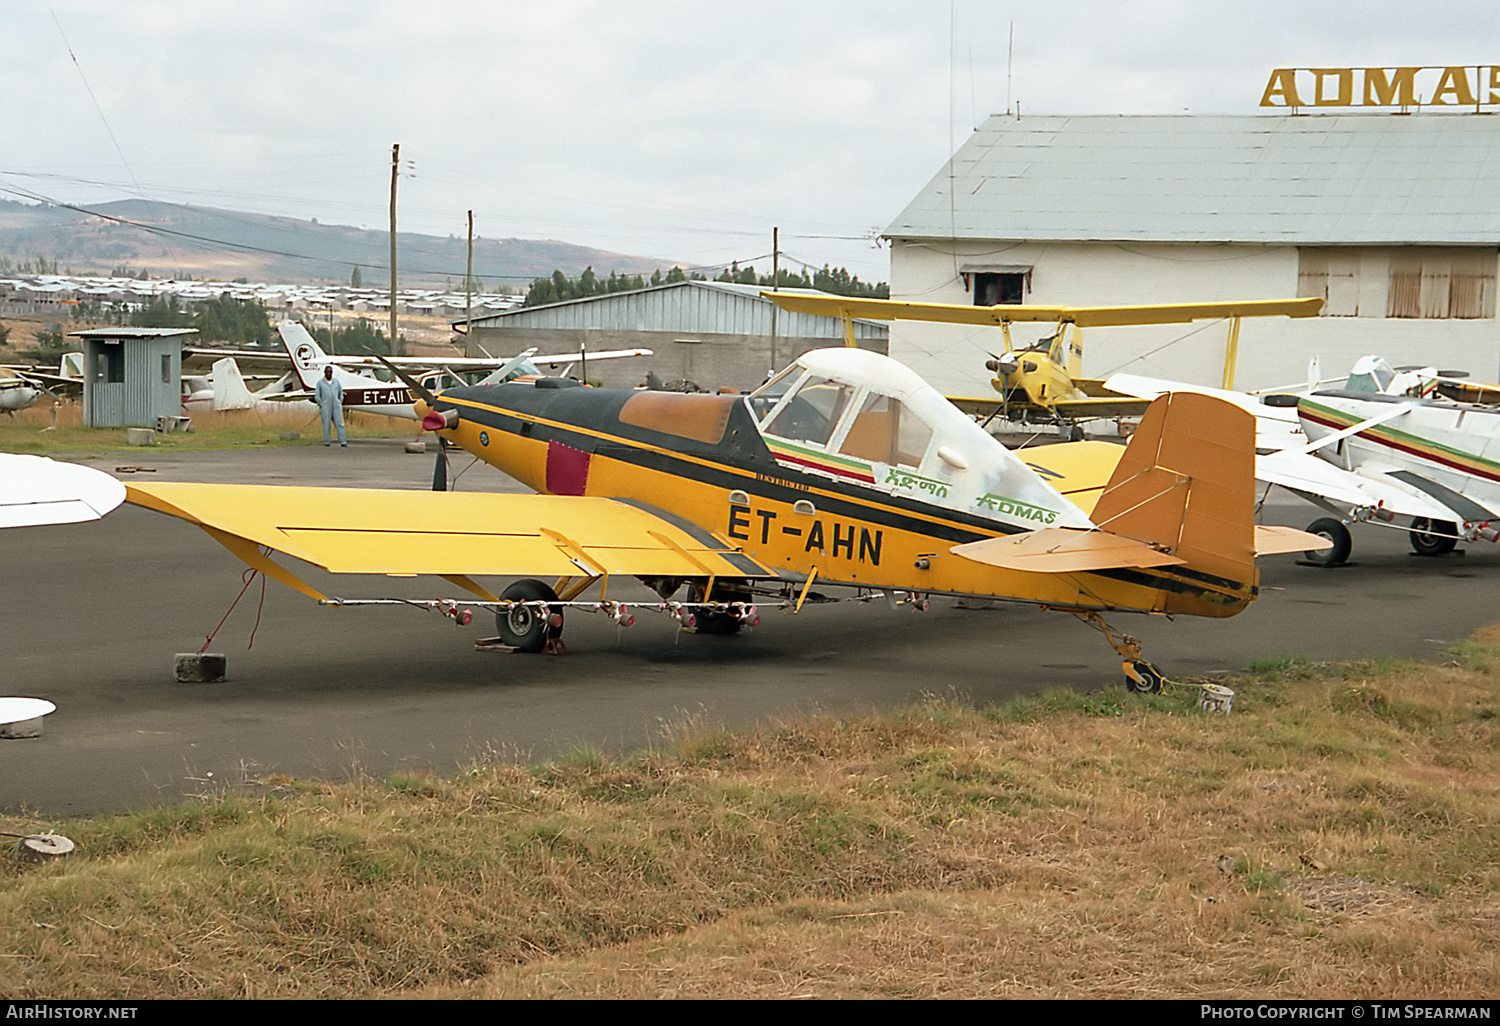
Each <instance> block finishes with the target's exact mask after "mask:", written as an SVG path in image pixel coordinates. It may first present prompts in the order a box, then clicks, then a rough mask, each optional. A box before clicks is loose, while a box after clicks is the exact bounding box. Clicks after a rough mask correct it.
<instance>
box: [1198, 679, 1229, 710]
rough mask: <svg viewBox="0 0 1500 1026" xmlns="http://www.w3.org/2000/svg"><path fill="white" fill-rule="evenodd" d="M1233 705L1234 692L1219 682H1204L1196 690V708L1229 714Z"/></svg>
mask: <svg viewBox="0 0 1500 1026" xmlns="http://www.w3.org/2000/svg"><path fill="white" fill-rule="evenodd" d="M1233 705H1234V692H1233V691H1231V690H1230V689H1229V688H1226V687H1223V686H1222V685H1219V684H1205V685H1203V688H1202V690H1201V691H1199V692H1198V708H1199V709H1202V710H1203V711H1204V712H1211V713H1219V714H1221V715H1224V716H1228V715H1229V710H1230V707H1231V706H1233Z"/></svg>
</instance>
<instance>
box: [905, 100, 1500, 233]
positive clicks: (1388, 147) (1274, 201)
mask: <svg viewBox="0 0 1500 1026" xmlns="http://www.w3.org/2000/svg"><path fill="white" fill-rule="evenodd" d="M949 181H950V179H949V169H948V165H947V164H944V165H943V167H942V168H941V169H939V171H938V173H937V174H936V175H934V176H933V179H932V181H930V182H928V183H927V186H926V187H925V188H924V189H923V190H922V191H921V193H919V194H918V195H917V197H916V199H914V200H912V202H911V203H910V204H909V205H908V206H907V208H906V209H905V210H903V211H902V212H901V214H900V216H899V217H897V218H896V219H895V220H894V221H893V222H892V223H891V225H890V227H889V228H887V229H886V231H885V234H886V235H887V236H888V237H892V238H937V239H946V238H952V237H955V236H956V237H957V238H960V239H1033V240H1045V241H1078V242H1081V241H1134V242H1247V243H1276V244H1286V245H1381V244H1384V245H1400V244H1416V245H1421V244H1428V245H1496V244H1500V117H1497V116H1496V115H1492V114H1434V113H1430V112H1424V113H1419V114H1407V115H1402V114H1346V115H1322V114H1320V115H1308V116H1301V117H1297V116H1289V115H1284V114H1283V115H1261V116H1255V115H1249V116H1244V115H1242V116H1229V115H1220V116H1202V115H1108V116H1086V117H1085V116H1081V117H1062V116H1059V117H1053V116H1040V117H1039V116H1034V115H1030V114H1028V115H1026V116H1025V117H1021V118H1016V117H1012V116H1010V115H1004V114H997V115H994V116H993V117H990V118H989V119H988V120H986V121H985V123H984V125H983V126H982V127H981V128H980V129H979V131H977V132H975V133H974V135H973V136H971V137H970V139H969V141H968V142H966V143H965V144H964V145H963V146H962V147H961V148H960V149H959V151H958V153H956V154H955V155H954V158H953V171H952V186H953V187H952V194H953V197H954V199H953V201H952V206H951V212H950V200H949V191H950V190H949Z"/></svg>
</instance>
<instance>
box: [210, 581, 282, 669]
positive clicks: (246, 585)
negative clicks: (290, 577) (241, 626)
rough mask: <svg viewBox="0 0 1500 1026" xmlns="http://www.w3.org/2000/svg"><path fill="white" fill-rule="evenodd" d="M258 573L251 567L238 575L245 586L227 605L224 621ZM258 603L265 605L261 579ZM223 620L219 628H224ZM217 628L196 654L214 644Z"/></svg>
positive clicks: (257, 617)
mask: <svg viewBox="0 0 1500 1026" xmlns="http://www.w3.org/2000/svg"><path fill="white" fill-rule="evenodd" d="M258 573H260V571H259V570H256V569H255V568H253V567H251V568H248V569H246V570H245V572H244V573H242V574H241V575H240V579H241V580H242V581H244V582H245V586H244V587H243V588H241V589H240V593H239V594H238V595H236V596H235V597H234V601H233V602H231V603H229V608H228V609H227V610H226V611H225V613H224V620H228V619H229V614H230V613H232V612H234V607H235V606H237V605H239V604H240V599H242V598H244V597H245V592H247V591H249V590H250V582H252V581H254V580H255V575H256V574H258ZM260 601H261V605H265V601H266V582H265V578H261V582H260ZM224 620H220V621H219V627H223V626H224ZM255 626H256V627H259V626H260V611H259V610H257V611H256V613H255ZM219 627H215V628H214V629H213V633H212V634H210V635H209V636H208V637H206V638H204V639H203V647H202V648H200V649H199V650H198V654H199V655H202V654H203V653H204V652H207V651H208V646H209V645H212V644H213V643H214V638H215V637H217V636H218V633H219ZM250 643H251V644H252V645H253V644H255V632H254V631H251V632H250Z"/></svg>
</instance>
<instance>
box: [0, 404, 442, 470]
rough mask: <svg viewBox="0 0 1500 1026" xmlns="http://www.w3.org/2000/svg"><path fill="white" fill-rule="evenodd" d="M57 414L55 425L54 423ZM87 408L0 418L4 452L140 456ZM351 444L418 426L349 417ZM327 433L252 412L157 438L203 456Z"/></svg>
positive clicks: (295, 417) (303, 420)
mask: <svg viewBox="0 0 1500 1026" xmlns="http://www.w3.org/2000/svg"><path fill="white" fill-rule="evenodd" d="M54 413H55V415H56V419H55V422H54ZM82 417H83V407H82V405H81V404H79V403H63V404H61V405H58V406H56V407H55V410H54V407H53V406H52V405H51V402H50V400H47V399H46V398H43V400H42V401H41V402H40V403H38V404H37V405H35V406H33V407H31V408H30V409H27V410H22V411H20V412H19V413H17V414H15V415H14V416H10V417H0V452H19V453H31V454H34V455H48V454H67V455H70V456H88V455H96V454H102V453H121V452H134V453H139V452H142V451H150V450H141V449H137V448H133V447H131V446H129V445H127V444H126V443H125V429H124V428H88V427H84V426H83V421H82ZM345 423H346V426H347V428H348V433H349V436H350V437H351V438H389V437H399V436H401V435H412V436H415V435H416V427H417V426H416V424H415V423H414V422H413V421H409V420H397V419H394V418H392V417H382V416H378V415H375V414H367V413H351V414H349V415H348V416H347V417H346V418H345ZM283 431H295V432H298V433H300V434H301V436H302V437H301V439H300V440H298V441H291V442H284V441H281V433H282V432H283ZM322 431H323V428H322V425H321V423H320V422H319V420H318V415H317V413H316V412H310V413H306V412H300V411H288V412H286V413H256V412H253V411H250V410H237V411H232V412H224V413H215V412H213V411H211V410H209V411H199V412H196V413H194V414H193V430H192V431H190V432H182V433H178V432H172V433H169V434H160V435H157V436H156V448H157V449H158V450H167V451H170V452H202V451H207V450H220V449H251V448H263V447H279V446H287V445H312V444H313V443H314V442H319V443H321V441H322V438H323V434H322Z"/></svg>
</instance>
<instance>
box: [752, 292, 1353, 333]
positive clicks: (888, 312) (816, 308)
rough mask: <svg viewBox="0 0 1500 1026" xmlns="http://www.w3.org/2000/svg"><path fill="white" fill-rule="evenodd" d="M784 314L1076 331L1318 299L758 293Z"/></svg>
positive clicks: (1291, 313)
mask: <svg viewBox="0 0 1500 1026" xmlns="http://www.w3.org/2000/svg"><path fill="white" fill-rule="evenodd" d="M761 295H762V296H764V297H765V298H766V299H769V300H771V302H773V303H775V304H776V305H777V306H779V307H781V308H782V309H783V310H790V311H792V312H794V313H805V314H819V315H822V316H824V317H859V318H862V319H864V320H871V321H938V322H942V323H946V324H980V325H994V324H1003V323H1005V322H1007V321H1009V322H1019V321H1068V322H1071V323H1073V324H1076V325H1078V326H1079V327H1080V328H1102V327H1118V326H1120V325H1126V324H1178V323H1183V322H1186V321H1195V320H1199V319H1202V318H1205V317H1273V316H1277V315H1282V316H1286V317H1316V316H1317V314H1318V310H1319V309H1321V308H1322V306H1323V301H1322V300H1321V299H1248V300H1239V301H1231V302H1221V303H1154V304H1149V305H1143V306H1022V305H1019V304H1016V305H1011V304H1004V305H1000V306H964V305H961V304H957V303H905V302H901V301H899V300H893V299H854V298H851V297H845V296H809V295H806V294H805V293H799V292H769V291H767V292H762V293H761Z"/></svg>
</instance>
